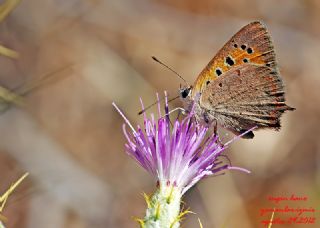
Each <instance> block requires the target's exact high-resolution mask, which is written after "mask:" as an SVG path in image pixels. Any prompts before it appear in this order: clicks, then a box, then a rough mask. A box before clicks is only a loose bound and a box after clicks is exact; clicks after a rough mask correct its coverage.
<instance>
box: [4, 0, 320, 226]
mask: <svg viewBox="0 0 320 228" xmlns="http://www.w3.org/2000/svg"><path fill="white" fill-rule="evenodd" d="M1 2H3V1H1ZM253 20H262V21H264V22H265V23H266V24H267V26H268V28H269V30H270V33H271V34H272V37H273V40H274V44H275V48H276V52H277V55H278V56H277V57H278V61H279V66H280V70H281V73H282V76H283V79H284V81H285V84H286V91H287V103H288V104H289V105H291V106H293V107H296V108H297V110H296V111H295V112H291V113H286V114H285V115H284V116H283V118H282V124H283V128H282V130H281V131H280V132H274V131H261V132H257V133H256V137H255V138H254V139H253V140H239V141H237V142H235V143H234V144H233V145H232V146H231V148H230V149H229V150H228V154H229V157H230V158H231V159H232V162H233V164H234V165H237V166H241V167H245V168H247V169H249V170H251V171H252V174H250V175H245V174H243V173H239V172H236V171H233V172H228V173H226V175H223V176H220V177H215V178H208V179H205V180H203V181H201V182H200V184H198V185H197V187H195V188H193V189H191V190H190V191H189V192H188V193H187V194H186V196H185V198H184V200H185V202H186V205H187V206H186V207H190V208H191V210H192V211H194V212H195V213H197V214H196V215H189V216H187V219H186V220H185V221H184V223H183V227H199V224H198V218H200V220H201V221H202V224H203V226H204V227H263V225H262V224H261V220H263V219H267V218H268V217H271V214H270V213H269V214H268V215H267V216H260V209H262V208H268V207H274V206H275V204H274V203H272V202H270V201H269V200H268V197H269V196H274V197H277V196H289V197H290V196H291V194H295V195H297V196H307V197H308V201H307V202H298V203H297V202H282V204H280V206H284V205H286V204H288V205H289V206H290V205H291V206H293V207H301V208H304V207H306V208H309V207H313V208H315V209H317V212H316V213H315V214H312V213H309V214H308V213H305V214H304V215H305V216H307V217H309V216H311V217H316V224H314V225H290V226H289V225H277V224H276V225H274V226H273V227H320V216H319V209H320V208H319V203H320V191H319V183H320V175H319V171H320V170H319V169H320V128H319V127H320V105H319V104H320V92H319V90H320V86H319V85H320V26H319V22H320V2H319V1H317V0H305V1H299V0H282V1H276V0H271V1H262V0H258V1H250V0H237V1H217V0H205V1H199V3H196V1H193V0H187V1H186V0H185V1H182V0H180V1H169V0H166V1H163V0H162V1H160V0H149V1H148V0H123V1H117V0H110V1H103V0H69V1H58V0H55V1H54V0H43V1H40V0H38V1H37V0H28V1H27V0H24V1H22V2H21V4H19V5H18V6H17V8H16V9H15V10H14V11H13V12H12V13H11V14H10V15H9V17H7V18H6V20H5V21H4V22H2V23H1V24H0V43H1V44H2V45H4V46H6V47H9V48H11V49H13V50H16V51H17V52H19V54H20V57H19V58H18V59H10V58H7V57H3V56H1V57H0V67H1V72H0V83H1V86H4V87H6V88H10V89H14V88H17V87H20V86H23V85H25V84H26V83H28V82H30V81H37V80H40V79H41V78H42V77H43V76H44V75H46V74H47V73H50V72H53V71H56V70H57V69H59V68H61V67H67V69H66V70H64V71H62V72H59V73H56V74H55V75H56V76H57V79H56V80H53V82H51V83H49V84H46V85H45V86H42V87H41V88H39V89H37V90H34V91H32V92H31V93H29V94H28V95H27V96H25V99H26V105H25V106H24V107H16V106H12V107H10V108H9V109H8V110H7V111H5V112H3V113H2V114H1V115H0V139H1V140H0V151H1V153H0V180H1V182H0V191H1V192H3V191H4V190H5V189H7V188H8V187H9V185H10V184H11V183H12V182H13V181H15V180H17V179H18V178H19V177H20V176H21V175H22V174H23V173H24V172H26V171H28V172H30V176H29V177H28V178H27V180H26V181H24V182H23V183H22V185H21V186H19V188H18V189H17V191H16V192H15V193H14V194H13V195H12V197H11V198H10V200H9V202H8V204H7V207H6V208H5V210H4V213H3V214H4V215H5V216H6V217H7V218H8V222H7V227H33V228H34V227H41V228H42V227H49V228H50V227H55V228H57V227H72V228H75V227H77V228H78V227H79V228H82V227H124V228H126V227H138V224H137V223H136V222H135V221H134V220H133V217H143V216H144V212H145V208H146V205H145V202H144V199H143V197H142V192H146V193H152V192H153V191H154V190H155V180H153V179H152V178H151V177H150V175H149V174H148V173H146V172H145V171H144V170H143V169H142V168H141V167H139V166H138V165H137V164H136V163H135V162H134V161H133V160H132V159H131V158H129V157H128V156H127V155H126V154H125V152H124V142H125V140H124V136H123V134H122V123H123V120H122V119H121V117H120V116H119V115H118V113H116V112H115V110H114V109H113V108H112V106H111V102H112V101H115V102H116V103H117V104H118V105H119V106H120V107H121V108H122V109H123V110H124V111H125V113H126V114H127V116H128V118H129V119H130V121H131V122H132V123H133V124H137V123H139V121H141V119H140V117H139V116H138V115H137V112H138V111H139V110H140V105H139V97H142V98H143V100H144V102H145V104H149V103H152V102H154V101H155V92H162V91H164V90H167V91H169V93H170V94H171V95H175V94H176V93H177V89H178V88H179V84H180V83H181V81H179V79H178V78H177V77H176V76H174V75H173V74H172V73H170V72H168V71H167V70H166V69H165V68H163V67H161V66H160V65H159V64H156V63H155V62H153V61H152V60H151V58H150V56H151V55H156V56H157V57H158V58H159V59H161V60H162V61H164V62H165V63H167V64H168V65H170V66H172V67H173V68H174V69H175V70H176V71H178V72H179V73H180V74H181V75H183V76H184V77H185V78H186V79H187V81H188V82H193V80H195V78H196V76H197V74H198V73H199V72H200V71H201V70H202V68H203V67H204V66H205V65H206V64H207V62H208V61H209V60H210V59H211V58H212V57H213V55H214V54H215V52H216V51H217V50H218V49H219V48H220V47H222V45H223V44H224V43H225V42H226V41H227V40H228V39H229V38H230V37H231V36H232V35H233V34H234V33H235V32H237V31H238V30H239V29H240V28H241V27H242V26H244V25H246V24H247V23H249V22H251V21H253ZM68 66H69V68H68ZM180 105H181V104H180V102H179V101H175V102H172V106H180ZM152 110H153V109H150V111H152ZM275 216H276V217H277V216H278V217H281V218H286V216H289V214H275Z"/></svg>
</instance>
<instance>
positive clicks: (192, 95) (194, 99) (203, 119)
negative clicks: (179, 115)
mask: <svg viewBox="0 0 320 228" xmlns="http://www.w3.org/2000/svg"><path fill="white" fill-rule="evenodd" d="M179 93H180V98H181V101H182V103H183V107H184V110H185V111H186V113H187V114H188V113H190V112H193V113H194V117H195V118H196V120H197V122H199V123H203V124H210V123H211V122H212V121H213V119H214V118H212V116H211V118H210V117H209V116H208V115H207V114H208V110H206V109H204V108H203V107H201V104H200V98H201V93H200V92H197V91H195V89H194V87H192V86H187V87H184V88H181V89H180V91H179Z"/></svg>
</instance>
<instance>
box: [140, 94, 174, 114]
mask: <svg viewBox="0 0 320 228" xmlns="http://www.w3.org/2000/svg"><path fill="white" fill-rule="evenodd" d="M179 97H180V95H179V96H176V97H174V98H171V99H169V100H168V103H169V102H171V101H173V100H175V99H177V98H179ZM164 98H165V97H163V98H161V99H160V100H159V101H162V100H164ZM157 103H158V101H156V102H154V103H152V104H151V105H148V106H147V107H145V108H144V109H142V110H141V111H140V112H138V115H141V114H142V113H144V112H145V111H147V110H148V109H149V108H151V107H152V106H154V105H156V104H157Z"/></svg>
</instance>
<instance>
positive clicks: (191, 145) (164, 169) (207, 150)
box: [113, 93, 252, 195]
mask: <svg viewBox="0 0 320 228" xmlns="http://www.w3.org/2000/svg"><path fill="white" fill-rule="evenodd" d="M157 99H158V101H159V96H158V94H157ZM140 101H141V105H142V109H144V105H143V103H142V100H141V99H140ZM113 106H114V107H115V108H116V109H117V110H118V112H119V113H120V115H121V116H122V117H123V118H124V120H125V122H126V124H127V125H128V126H129V127H130V128H131V131H128V130H127V129H126V125H125V124H124V125H123V132H124V135H125V137H126V138H127V143H126V145H125V147H126V152H127V153H128V154H129V155H130V156H131V157H133V158H134V159H135V160H136V161H137V162H138V163H139V164H140V165H141V166H142V167H143V168H144V169H146V170H147V171H148V172H149V173H151V174H152V175H153V176H154V177H155V178H157V180H158V183H159V184H160V185H167V186H173V187H177V188H178V189H179V190H180V192H181V195H183V194H184V193H185V192H186V191H187V190H188V189H190V188H191V187H192V186H193V185H195V184H196V183H197V182H198V181H200V180H201V179H202V178H204V177H206V176H210V175H214V174H217V173H219V172H221V171H223V170H232V169H235V170H240V171H243V172H246V173H250V171H248V170H246V169H243V168H239V167H235V166H231V164H225V163H224V162H223V160H222V159H221V158H222V157H223V156H225V155H223V152H224V151H225V149H226V147H227V146H228V145H229V144H230V143H231V142H233V141H234V140H236V139H237V138H239V137H241V136H242V135H243V134H242V135H240V136H237V137H235V138H233V139H232V140H231V141H229V142H227V143H225V144H224V145H222V144H221V143H220V139H219V136H218V135H215V134H213V135H208V127H207V126H203V125H200V124H198V123H197V122H196V121H195V120H194V118H193V112H191V113H190V114H188V115H187V116H186V117H185V118H184V119H183V120H181V121H180V120H179V119H176V120H175V121H174V123H173V127H171V123H170V119H169V114H170V113H169V108H168V99H167V94H166V93H165V109H164V115H162V113H161V107H160V101H159V102H158V119H157V120H155V117H154V115H153V114H151V117H150V118H148V117H147V115H146V113H145V112H144V114H143V115H144V128H141V127H140V126H139V125H138V126H137V130H135V129H134V128H133V127H132V125H131V124H130V122H129V121H128V119H127V118H126V117H125V116H124V114H123V113H122V112H121V111H120V110H119V108H118V107H117V106H116V105H115V104H114V103H113ZM171 128H172V129H171ZM250 130H252V129H250ZM250 130H249V131H250ZM249 131H247V132H249ZM247 132H245V133H244V134H246V133H247Z"/></svg>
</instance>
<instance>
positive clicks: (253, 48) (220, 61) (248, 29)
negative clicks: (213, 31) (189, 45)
mask: <svg viewBox="0 0 320 228" xmlns="http://www.w3.org/2000/svg"><path fill="white" fill-rule="evenodd" d="M246 64H255V65H261V66H267V67H271V68H274V69H276V61H275V53H274V49H273V45H272V42H271V39H270V35H269V34H268V32H267V29H266V27H265V26H264V25H263V24H262V23H261V22H259V21H256V22H252V23H250V24H248V25H246V26H245V27H243V28H242V29H241V30H240V31H239V32H237V33H236V34H235V35H234V36H233V37H232V38H231V39H230V40H229V41H228V42H227V43H226V44H225V45H224V46H223V47H222V48H221V49H220V51H219V52H218V53H217V54H216V56H215V57H214V58H213V59H212V60H211V61H210V62H209V63H208V65H207V66H206V67H205V68H204V69H203V71H202V72H201V73H200V75H199V76H198V78H197V80H196V81H195V83H194V86H193V88H194V89H193V96H194V95H195V94H197V93H198V92H202V91H203V90H205V89H206V86H207V85H208V84H209V83H211V81H213V80H215V79H217V78H218V77H222V76H223V75H224V74H225V73H226V72H228V71H229V70H231V69H233V68H234V67H237V66H241V65H246Z"/></svg>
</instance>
